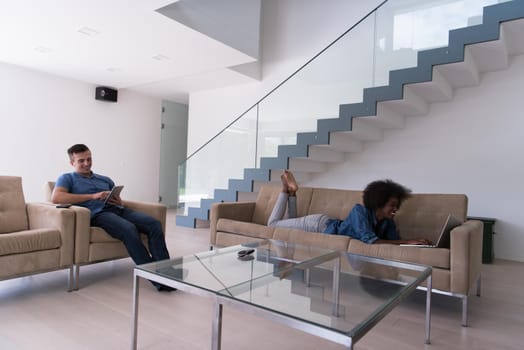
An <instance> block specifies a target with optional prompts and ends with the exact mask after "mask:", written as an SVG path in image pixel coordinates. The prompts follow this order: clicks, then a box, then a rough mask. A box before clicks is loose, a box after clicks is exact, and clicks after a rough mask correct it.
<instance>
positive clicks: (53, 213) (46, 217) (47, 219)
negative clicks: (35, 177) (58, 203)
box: [0, 176, 75, 291]
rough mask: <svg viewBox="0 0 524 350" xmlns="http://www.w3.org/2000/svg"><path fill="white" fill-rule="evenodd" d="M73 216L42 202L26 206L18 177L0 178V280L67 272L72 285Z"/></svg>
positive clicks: (66, 211) (20, 179)
mask: <svg viewBox="0 0 524 350" xmlns="http://www.w3.org/2000/svg"><path fill="white" fill-rule="evenodd" d="M74 230H75V217H74V214H73V212H70V211H68V210H66V209H56V208H54V207H50V206H49V205H46V204H45V203H26V202H25V198H24V194H23V190H22V178H20V177H17V176H0V265H1V266H2V268H1V269H0V280H5V279H10V278H16V277H21V276H28V275H32V274H36V273H41V272H48V271H55V270H61V269H69V291H71V290H72V283H73V255H74V247H75V241H74V240H75V236H74Z"/></svg>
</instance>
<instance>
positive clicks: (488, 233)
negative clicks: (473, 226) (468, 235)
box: [468, 216, 496, 264]
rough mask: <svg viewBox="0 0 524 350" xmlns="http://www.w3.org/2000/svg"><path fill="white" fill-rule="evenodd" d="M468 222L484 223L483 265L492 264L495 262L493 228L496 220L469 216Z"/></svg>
mask: <svg viewBox="0 0 524 350" xmlns="http://www.w3.org/2000/svg"><path fill="white" fill-rule="evenodd" d="M468 220H479V221H482V222H483V223H484V234H483V237H482V263H483V264H491V263H492V262H493V256H494V253H493V252H494V250H493V234H494V233H495V232H493V226H494V225H495V221H496V219H493V218H485V217H481V216H468Z"/></svg>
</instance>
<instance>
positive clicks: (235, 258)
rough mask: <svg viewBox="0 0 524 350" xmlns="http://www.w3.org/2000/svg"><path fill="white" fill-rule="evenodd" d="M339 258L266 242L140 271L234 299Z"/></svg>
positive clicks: (318, 250)
mask: <svg viewBox="0 0 524 350" xmlns="http://www.w3.org/2000/svg"><path fill="white" fill-rule="evenodd" d="M239 253H240V254H239ZM244 254H245V255H244ZM336 256H338V253H336V252H334V251H332V250H329V249H324V248H319V247H310V246H304V245H299V244H293V243H289V242H282V241H277V240H264V241H260V242H253V243H248V244H243V245H236V246H231V247H225V248H218V249H214V250H210V251H206V252H202V253H197V254H193V255H187V256H183V257H179V258H175V259H169V260H163V261H158V262H154V263H149V264H143V265H138V266H136V269H138V270H142V271H145V272H148V273H152V274H154V275H158V276H162V277H165V278H169V279H171V280H174V281H177V282H180V283H183V284H186V285H190V286H193V287H196V288H199V289H203V290H206V291H209V292H218V291H221V293H225V294H227V295H230V296H231V295H232V293H229V292H228V290H229V288H231V287H234V286H237V285H242V284H243V283H248V284H251V285H253V284H254V283H255V284H257V283H259V282H261V281H264V283H265V281H266V280H267V279H268V278H276V279H280V278H281V277H282V278H283V276H284V275H286V273H289V272H288V271H292V269H293V267H294V266H296V265H297V264H300V263H303V262H305V261H310V260H314V261H317V260H315V259H320V260H319V261H318V262H317V263H319V264H320V263H321V261H323V260H330V259H333V258H334V257H336Z"/></svg>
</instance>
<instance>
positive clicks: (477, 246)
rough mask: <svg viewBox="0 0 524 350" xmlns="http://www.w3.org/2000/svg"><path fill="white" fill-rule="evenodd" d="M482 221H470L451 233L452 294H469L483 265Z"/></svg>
mask: <svg viewBox="0 0 524 350" xmlns="http://www.w3.org/2000/svg"><path fill="white" fill-rule="evenodd" d="M482 230H483V224H482V221H478V220H469V221H466V222H465V223H463V224H462V225H460V226H459V227H456V228H454V229H453V230H452V231H451V243H450V260H451V261H450V269H451V284H450V287H451V292H453V293H459V294H463V295H468V294H469V289H470V288H471V287H472V286H473V284H474V282H475V281H476V279H477V278H479V275H480V267H481V265H482Z"/></svg>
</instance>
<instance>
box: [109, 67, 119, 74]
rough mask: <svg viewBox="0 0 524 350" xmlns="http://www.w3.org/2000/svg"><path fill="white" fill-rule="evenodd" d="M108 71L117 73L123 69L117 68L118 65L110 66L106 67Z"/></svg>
mask: <svg viewBox="0 0 524 350" xmlns="http://www.w3.org/2000/svg"><path fill="white" fill-rule="evenodd" d="M106 71H108V72H111V73H116V72H121V71H122V69H120V68H116V67H109V68H107V69H106Z"/></svg>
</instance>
